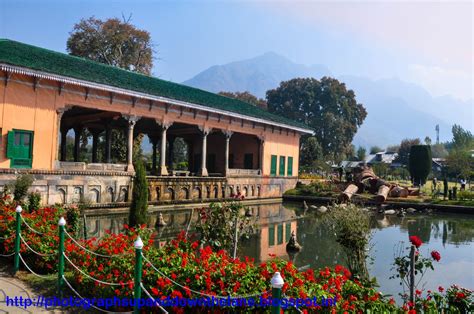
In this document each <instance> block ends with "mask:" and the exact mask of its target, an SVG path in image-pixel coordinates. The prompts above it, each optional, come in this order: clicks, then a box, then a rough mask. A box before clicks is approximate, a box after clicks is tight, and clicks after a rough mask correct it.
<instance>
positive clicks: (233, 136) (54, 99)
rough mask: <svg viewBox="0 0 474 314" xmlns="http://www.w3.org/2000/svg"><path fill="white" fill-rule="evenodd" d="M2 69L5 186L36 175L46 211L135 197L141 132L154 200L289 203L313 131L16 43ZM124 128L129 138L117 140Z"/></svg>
mask: <svg viewBox="0 0 474 314" xmlns="http://www.w3.org/2000/svg"><path fill="white" fill-rule="evenodd" d="M0 74H1V77H0V80H1V82H0V109H1V110H0V131H1V135H2V136H1V139H0V185H2V186H3V185H4V184H6V183H9V182H11V181H13V180H15V178H16V177H17V176H18V174H20V173H30V174H31V175H32V176H33V177H34V183H33V186H32V188H31V190H32V191H34V192H38V193H40V194H41V197H42V202H43V203H44V204H55V203H62V204H70V203H74V202H79V201H80V200H82V199H87V200H89V201H90V202H92V203H97V204H101V205H100V206H109V205H110V206H120V205H123V203H126V202H128V201H129V191H130V189H131V185H132V184H133V175H134V167H133V156H134V153H133V149H134V145H133V144H134V139H135V138H136V137H137V136H139V135H140V134H146V135H147V136H148V138H149V139H150V142H151V144H152V163H151V165H150V167H149V172H148V174H149V175H148V176H147V180H148V183H149V202H150V203H156V204H161V203H173V202H196V201H199V202H200V201H203V200H217V199H225V198H228V197H230V195H232V194H234V193H238V192H240V193H242V194H244V195H245V196H246V197H247V198H278V197H281V195H282V193H283V192H284V191H285V190H287V189H289V188H292V187H294V185H295V184H296V180H297V175H298V159H299V141H300V137H301V136H302V135H304V134H311V133H312V131H311V130H310V129H308V128H307V127H306V126H305V125H303V124H300V123H298V122H295V121H291V120H288V119H286V118H285V117H280V116H277V115H274V114H271V113H269V112H268V111H266V110H264V109H262V108H259V107H256V106H253V105H251V104H248V103H245V102H242V101H239V100H236V99H231V98H227V97H224V96H220V95H217V94H213V93H210V92H206V91H203V90H199V89H196V88H192V87H188V86H185V85H181V84H176V83H172V82H168V81H164V80H161V79H158V78H154V77H151V76H146V75H142V74H138V73H134V72H130V71H126V70H123V69H119V68H116V67H112V66H108V65H105V64H101V63H97V62H93V61H90V60H86V59H83V58H78V57H74V56H70V55H67V54H63V53H58V52H54V51H50V50H46V49H43V48H39V47H35V46H31V45H27V44H24V43H19V42H15V41H11V40H7V39H0ZM85 130H87V132H88V134H91V138H92V149H91V158H90V160H89V161H88V162H86V161H84V160H83V159H81V147H83V143H84V140H85V138H84V136H83V135H84V131H85ZM114 130H119V131H120V132H123V133H121V134H122V137H121V138H122V139H123V140H121V141H122V142H123V143H114V136H113V134H114V132H115V133H117V131H114ZM68 134H69V135H71V134H74V143H73V144H72V145H69V149H68V143H67V142H68V141H67V138H68ZM177 138H181V139H182V141H184V143H185V144H186V146H187V149H186V151H187V155H188V156H187V169H180V170H177V169H173V164H172V163H170V160H172V158H173V156H172V153H173V143H174V142H175V140H176V139H177ZM115 139H116V138H115ZM116 145H126V147H127V154H126V158H124V159H126V160H122V161H117V160H116V159H117V158H116V157H114V156H113V150H114V147H115V146H116Z"/></svg>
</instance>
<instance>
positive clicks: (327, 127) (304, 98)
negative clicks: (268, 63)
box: [267, 77, 367, 156]
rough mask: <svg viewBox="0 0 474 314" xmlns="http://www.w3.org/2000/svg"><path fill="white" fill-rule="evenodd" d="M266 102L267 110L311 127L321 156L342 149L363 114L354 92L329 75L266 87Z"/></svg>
mask: <svg viewBox="0 0 474 314" xmlns="http://www.w3.org/2000/svg"><path fill="white" fill-rule="evenodd" d="M267 102H268V110H269V111H270V112H272V113H275V114H277V115H280V116H283V117H287V118H289V119H292V120H295V121H298V122H301V123H304V124H306V125H307V126H309V127H310V128H312V129H313V130H314V131H315V137H316V139H317V140H318V143H319V144H320V145H321V148H322V151H323V155H324V156H327V155H332V156H338V155H340V154H341V152H345V151H346V149H347V147H348V146H350V144H351V142H352V139H353V137H354V135H355V133H356V132H357V129H358V128H359V127H360V126H361V125H362V123H363V121H364V119H365V117H366V116H367V112H366V110H365V108H364V107H363V105H362V104H360V103H357V101H356V99H355V94H354V92H353V91H352V90H348V89H347V88H346V85H345V84H344V83H341V82H339V81H338V80H336V79H333V78H329V77H323V78H322V79H321V80H317V79H314V78H296V79H292V80H289V81H285V82H281V83H280V86H279V87H278V88H276V89H272V90H269V91H267Z"/></svg>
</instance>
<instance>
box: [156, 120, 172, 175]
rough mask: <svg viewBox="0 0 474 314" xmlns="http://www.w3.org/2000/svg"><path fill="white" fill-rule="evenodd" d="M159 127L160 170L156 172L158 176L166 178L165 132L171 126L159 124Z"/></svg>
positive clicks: (169, 123) (164, 123)
mask: <svg viewBox="0 0 474 314" xmlns="http://www.w3.org/2000/svg"><path fill="white" fill-rule="evenodd" d="M157 123H158V124H160V125H161V151H160V169H159V170H158V175H160V176H167V175H168V169H167V168H166V131H167V130H168V128H169V127H170V126H171V124H172V123H171V122H160V121H157Z"/></svg>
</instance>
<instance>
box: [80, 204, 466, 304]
mask: <svg viewBox="0 0 474 314" xmlns="http://www.w3.org/2000/svg"><path fill="white" fill-rule="evenodd" d="M249 207H250V208H251V212H252V214H253V216H254V217H255V220H256V226H257V227H256V230H255V233H254V234H253V235H252V236H251V238H250V239H248V240H245V241H241V242H240V243H239V245H240V246H239V255H241V256H244V255H247V256H251V257H253V258H255V260H256V262H263V261H266V260H269V259H270V258H271V257H270V255H273V254H274V255H276V256H278V257H281V258H284V259H288V258H289V257H288V255H287V253H286V242H287V241H288V239H289V237H290V235H291V232H295V234H296V235H297V240H298V242H299V243H300V244H301V245H302V246H303V248H302V250H301V252H299V253H298V254H297V255H296V256H295V257H294V259H293V261H294V263H295V264H296V266H297V267H305V268H306V267H311V268H313V269H317V268H320V267H324V266H334V265H336V264H342V265H345V264H346V263H345V253H344V251H343V249H342V248H341V247H340V246H339V244H338V243H336V241H335V236H334V234H333V233H332V232H331V231H330V230H329V228H328V227H327V226H326V225H325V224H324V222H323V220H322V219H321V217H322V216H321V215H323V214H319V213H307V214H306V216H304V217H303V216H302V212H303V211H302V209H301V204H295V203H283V204H282V203H276V204H262V205H255V206H249ZM161 213H162V215H163V218H164V220H165V222H166V226H164V227H159V226H157V222H158V213H157V212H155V213H153V214H151V215H150V226H153V227H155V229H156V231H155V233H154V234H153V237H154V238H155V243H156V245H163V244H164V243H166V241H168V240H170V239H172V238H173V237H175V236H176V235H177V234H178V233H179V232H180V231H181V230H186V229H187V228H188V226H189V230H190V232H193V223H194V222H195V221H196V219H197V212H196V211H194V212H192V211H191V210H178V211H177V210H174V211H162V212H161ZM126 219H127V215H113V216H110V215H109V216H91V217H87V222H86V225H87V234H88V236H89V237H90V236H98V237H100V236H101V235H103V233H104V231H105V230H111V231H112V232H122V231H123V229H122V225H123V223H125V222H126ZM371 226H372V234H371V241H370V251H369V256H370V257H369V258H368V259H367V264H368V269H369V273H370V275H371V276H372V277H376V278H377V281H378V284H379V285H380V288H379V289H380V291H382V292H383V293H384V294H390V295H393V296H395V297H396V299H399V298H398V293H400V292H401V289H402V288H401V286H400V285H399V282H398V281H397V280H396V279H389V277H390V276H391V275H392V274H393V271H392V270H391V268H392V265H391V264H392V262H393V259H394V256H395V254H396V250H397V246H399V245H400V242H401V241H404V242H405V245H407V243H408V237H409V236H411V235H417V236H419V237H420V238H421V239H422V241H423V243H424V244H423V246H422V247H421V248H420V250H421V253H422V254H423V255H425V256H427V257H429V256H430V252H431V251H432V250H437V251H439V252H440V253H441V261H440V262H439V263H434V266H435V270H434V271H428V272H427V274H426V275H425V276H424V278H423V280H422V282H421V283H422V284H423V283H424V289H425V290H428V289H432V290H435V289H437V288H438V286H440V285H441V286H443V287H447V286H450V285H451V284H457V285H460V286H462V287H465V288H469V289H474V245H473V241H474V216H472V215H461V214H441V213H431V214H427V213H415V214H407V215H406V216H405V217H397V216H395V215H391V216H388V215H387V216H384V215H380V214H374V215H373V216H371Z"/></svg>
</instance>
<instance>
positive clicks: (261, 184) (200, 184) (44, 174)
mask: <svg viewBox="0 0 474 314" xmlns="http://www.w3.org/2000/svg"><path fill="white" fill-rule="evenodd" d="M23 173H29V174H31V175H32V176H33V179H34V182H33V185H32V187H31V188H30V190H29V192H37V193H40V194H41V200H42V203H43V204H44V205H46V204H56V203H59V204H73V203H78V202H81V201H86V202H89V203H91V204H92V205H93V204H100V205H98V206H102V205H106V204H108V205H113V206H116V205H120V204H121V203H127V202H129V201H130V197H129V196H130V194H131V187H132V181H133V176H132V174H131V173H127V172H113V171H71V170H57V171H46V170H45V171H41V170H28V171H27V170H15V169H0V190H3V189H4V186H5V185H6V184H9V183H12V182H14V181H15V179H16V178H17V177H18V176H19V175H20V174H23ZM147 180H148V185H149V199H148V201H149V203H150V204H163V203H192V202H203V201H212V200H222V199H226V198H230V197H231V195H233V194H237V193H239V192H240V193H241V194H243V195H244V196H245V197H246V198H247V199H257V198H280V197H282V195H283V193H284V192H285V191H286V190H289V189H292V188H294V187H295V185H296V182H297V177H270V176H258V175H257V176H255V175H248V176H245V175H240V176H230V177H227V178H226V177H192V176H189V177H184V176H183V177H181V176H169V177H160V176H148V177H147ZM114 204H115V205H114ZM94 207H95V206H94Z"/></svg>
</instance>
